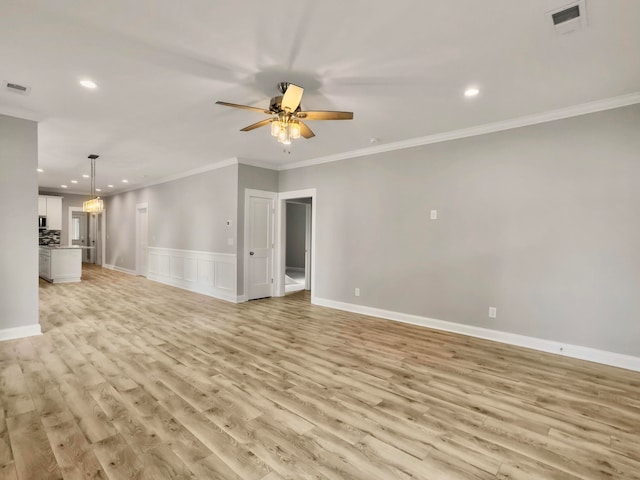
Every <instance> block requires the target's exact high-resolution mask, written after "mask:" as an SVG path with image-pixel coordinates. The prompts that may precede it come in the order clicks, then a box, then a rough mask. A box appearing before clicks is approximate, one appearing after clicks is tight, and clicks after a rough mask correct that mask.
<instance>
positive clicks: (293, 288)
mask: <svg viewBox="0 0 640 480" xmlns="http://www.w3.org/2000/svg"><path fill="white" fill-rule="evenodd" d="M300 290H304V283H292V284H291V285H285V286H284V291H285V292H287V293H291V292H299V291H300Z"/></svg>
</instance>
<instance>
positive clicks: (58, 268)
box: [39, 245, 93, 283]
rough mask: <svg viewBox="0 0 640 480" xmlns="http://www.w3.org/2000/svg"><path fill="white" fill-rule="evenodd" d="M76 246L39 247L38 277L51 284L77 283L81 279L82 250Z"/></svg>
mask: <svg viewBox="0 0 640 480" xmlns="http://www.w3.org/2000/svg"><path fill="white" fill-rule="evenodd" d="M85 248H93V247H82V246H78V245H41V246H40V255H39V267H40V268H39V271H40V277H42V278H44V279H45V280H47V281H48V282H51V283H69V282H79V281H80V279H81V278H82V250H83V249H85Z"/></svg>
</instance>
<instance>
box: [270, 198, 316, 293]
mask: <svg viewBox="0 0 640 480" xmlns="http://www.w3.org/2000/svg"><path fill="white" fill-rule="evenodd" d="M294 198H311V258H310V263H311V265H310V268H311V279H310V285H309V289H310V290H311V302H312V303H313V302H314V293H313V292H314V286H315V285H316V270H317V268H316V231H317V228H316V214H317V211H318V192H317V190H316V189H315V188H307V189H304V190H292V191H289V192H280V193H278V199H277V204H276V212H277V213H276V217H277V218H276V252H275V270H274V278H275V291H274V296H276V297H283V296H284V295H285V294H286V293H287V290H286V287H285V279H284V276H285V272H286V265H285V263H286V257H287V251H286V248H287V245H286V243H287V232H286V227H287V222H286V214H287V200H291V199H294ZM306 287H307V286H306V285H305V288H306Z"/></svg>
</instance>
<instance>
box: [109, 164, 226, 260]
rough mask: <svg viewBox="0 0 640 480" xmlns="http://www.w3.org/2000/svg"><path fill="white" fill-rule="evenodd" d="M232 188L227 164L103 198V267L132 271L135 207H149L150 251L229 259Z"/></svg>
mask: <svg viewBox="0 0 640 480" xmlns="http://www.w3.org/2000/svg"><path fill="white" fill-rule="evenodd" d="M237 189H238V168H237V165H230V166H228V167H223V168H219V169H216V170H211V171H209V172H205V173H201V174H198V175H193V176H190V177H185V178H181V179H179V180H174V181H171V182H167V183H162V184H160V185H154V186H151V187H147V188H142V189H138V190H134V191H131V192H125V193H122V194H118V195H113V196H110V197H107V198H106V199H105V203H106V205H105V208H106V210H107V252H106V256H107V259H106V263H107V264H110V265H115V266H117V267H121V268H126V269H130V270H134V269H135V231H136V224H135V222H136V204H139V203H148V204H149V210H148V212H149V246H150V247H162V248H175V249H181V250H198V251H206V252H218V253H233V254H235V253H236V238H235V235H236V230H235V227H234V225H235V224H236V223H237V211H238V205H237V199H238V190H237ZM227 220H230V221H231V225H230V226H227V225H226V221H227ZM229 238H231V239H232V243H233V244H232V245H229V244H228V239H229Z"/></svg>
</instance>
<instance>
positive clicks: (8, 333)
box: [0, 324, 42, 341]
mask: <svg viewBox="0 0 640 480" xmlns="http://www.w3.org/2000/svg"><path fill="white" fill-rule="evenodd" d="M36 335H42V330H41V329H40V324H36V325H27V326H25V327H13V328H4V329H2V330H0V341H3V340H15V339H16V338H24V337H35V336H36Z"/></svg>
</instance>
